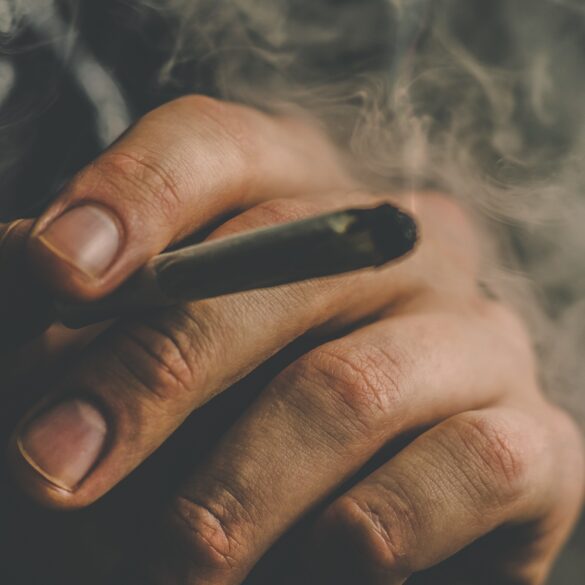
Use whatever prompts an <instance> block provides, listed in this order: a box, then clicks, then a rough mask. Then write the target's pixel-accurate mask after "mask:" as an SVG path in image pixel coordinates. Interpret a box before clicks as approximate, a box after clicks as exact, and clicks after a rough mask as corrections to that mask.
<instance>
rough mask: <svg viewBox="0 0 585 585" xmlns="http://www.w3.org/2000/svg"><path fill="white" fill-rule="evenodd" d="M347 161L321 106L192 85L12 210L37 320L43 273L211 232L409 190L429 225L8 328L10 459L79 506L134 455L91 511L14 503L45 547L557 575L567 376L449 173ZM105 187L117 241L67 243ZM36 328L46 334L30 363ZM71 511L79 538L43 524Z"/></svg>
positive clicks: (372, 579)
mask: <svg viewBox="0 0 585 585" xmlns="http://www.w3.org/2000/svg"><path fill="white" fill-rule="evenodd" d="M344 166H345V165H344V163H343V161H342V160H341V159H340V157H339V156H338V154H337V153H336V152H335V150H334V149H333V148H332V147H331V146H330V145H329V144H328V143H327V141H326V139H325V138H324V137H323V136H322V135H321V134H320V133H319V131H318V130H316V129H315V127H314V125H313V124H312V123H311V122H310V121H307V120H295V119H290V118H284V117H283V118H278V117H269V116H267V115H264V114H260V113H258V112H255V111H252V110H249V109H246V108H244V107H241V106H236V105H232V104H224V103H219V102H215V101H213V100H210V99H208V98H200V97H189V98H183V99H181V100H179V101H177V102H172V103H170V104H167V105H166V106H163V107H162V108H160V109H159V110H156V111H154V112H152V113H151V114H149V115H148V116H147V117H146V118H145V119H143V120H142V121H141V122H140V123H139V124H138V125H137V126H136V127H135V128H133V129H132V130H131V131H130V132H128V133H127V134H126V135H125V136H124V137H123V138H122V139H121V140H120V141H118V142H117V143H116V144H115V145H114V146H113V147H112V148H111V149H110V150H109V151H108V152H106V153H105V154H104V155H103V156H102V157H101V158H100V159H98V160H97V161H95V163H94V164H92V165H91V166H90V167H88V168H87V169H85V170H84V171H82V173H80V175H79V176H78V177H76V178H75V179H74V180H73V181H72V183H71V184H70V185H69V186H68V187H67V188H66V190H65V191H64V193H63V194H62V195H61V196H60V197H59V198H58V200H57V201H56V202H55V203H54V204H53V205H52V206H51V207H50V209H48V211H47V212H46V213H45V214H44V215H43V216H42V217H41V218H39V219H38V221H36V223H35V224H34V226H32V225H31V224H30V223H27V222H20V224H19V225H17V226H16V227H12V226H4V227H3V228H2V229H3V232H2V233H3V234H4V237H3V250H4V252H3V253H2V255H0V270H2V271H3V272H2V273H3V275H5V276H4V278H5V279H7V280H9V281H10V279H11V278H12V279H20V280H21V281H23V285H22V287H21V289H23V290H24V289H26V290H29V291H31V292H30V294H31V295H36V297H38V298H37V301H38V302H37V303H36V304H35V306H37V307H38V308H39V309H38V311H37V313H38V314H36V313H35V314H34V315H33V314H31V313H30V311H29V310H28V308H27V305H26V304H24V303H22V302H19V299H18V298H17V297H18V295H15V294H14V291H12V292H11V293H10V291H9V290H8V289H7V292H6V293H5V292H4V290H3V291H2V294H5V299H4V306H7V305H6V303H7V302H10V303H11V304H10V310H9V311H8V310H7V311H6V314H7V317H6V318H8V316H10V318H11V319H12V321H14V322H16V323H18V322H19V320H21V321H22V323H23V328H22V329H23V331H27V332H29V337H33V336H34V333H35V332H36V331H38V330H42V329H43V327H44V326H45V325H46V323H47V321H49V320H50V315H49V314H48V310H47V309H46V307H47V306H48V304H47V297H48V294H47V293H46V292H44V291H45V290H50V291H51V293H52V294H54V295H57V296H60V297H63V298H68V299H74V300H90V299H96V298H99V297H101V296H103V295H104V294H107V293H108V292H110V291H111V290H113V289H114V288H115V287H116V286H118V285H119V284H120V283H121V282H123V280H124V279H125V278H127V277H128V276H129V275H130V274H131V273H132V272H133V271H134V270H135V269H136V268H138V267H139V266H140V265H141V264H142V263H144V261H145V260H147V259H148V258H150V257H151V256H152V255H154V254H156V253H159V252H160V251H162V250H164V249H165V248H167V247H169V246H170V245H173V244H176V243H178V242H180V241H182V240H184V239H185V238H187V237H193V236H194V234H195V236H197V235H198V237H199V238H200V239H201V238H216V237H223V236H226V235H229V234H233V233H236V232H239V231H242V230H247V229H251V228H256V227H261V226H266V225H271V224H274V223H279V222H284V221H292V220H296V219H300V218H303V217H308V216H311V215H316V214H319V213H324V212H327V211H331V210H334V209H338V208H342V207H346V206H364V207H367V206H373V205H375V204H378V203H380V202H381V201H392V202H394V203H397V204H398V205H401V206H403V207H404V208H406V209H408V210H409V211H410V212H411V213H413V214H414V215H415V216H416V218H417V220H418V222H419V225H420V228H421V233H422V243H421V245H420V246H419V248H418V249H417V250H416V252H415V253H414V254H413V255H412V256H411V257H409V258H408V259H407V260H405V261H404V262H402V263H400V264H397V265H393V266H390V267H387V268H384V269H382V270H378V271H375V272H374V271H370V272H362V273H358V274H352V275H349V276H344V277H336V278H332V279H323V280H317V281H313V282H310V283H304V284H297V285H292V286H287V287H281V288H278V289H274V290H267V291H254V292H250V293H245V294H242V295H237V296H233V297H225V298H220V299H214V300H210V301H205V302H200V303H196V304H190V305H189V304H188V305H185V306H181V307H177V308H172V309H165V310H162V311H157V312H153V313H152V314H150V315H147V316H146V317H144V318H143V319H132V320H127V321H120V322H119V323H114V324H111V326H108V327H106V328H104V327H101V328H98V329H91V330H88V331H83V332H81V333H80V334H65V333H64V332H62V331H60V330H58V329H56V328H51V329H49V330H48V331H47V332H46V334H45V336H44V337H43V338H42V339H41V340H37V341H36V342H34V343H33V344H32V345H30V346H29V347H26V348H24V349H23V350H22V351H21V352H16V355H13V356H10V357H7V356H8V354H7V353H5V361H6V362H7V363H10V364H11V368H10V369H11V372H10V373H9V374H10V375H8V374H7V376H6V382H5V384H6V388H7V392H8V396H9V397H10V396H11V395H12V396H13V395H15V392H16V390H15V388H23V389H24V390H23V391H22V393H21V395H20V396H21V399H20V400H16V404H17V406H16V407H15V408H13V409H11V410H10V412H8V413H6V414H5V415H4V423H3V424H4V427H3V428H12V426H11V425H13V426H16V430H15V431H14V433H13V436H12V439H11V441H10V447H9V451H8V461H9V465H10V467H11V471H12V474H13V475H14V477H16V478H17V480H18V482H19V484H20V486H21V487H22V488H23V489H24V490H25V491H26V492H27V494H28V495H29V496H31V497H32V498H34V499H35V500H37V501H38V502H39V503H41V504H42V505H43V506H48V507H50V508H57V509H63V510H65V509H67V510H78V509H81V508H84V507H86V506H89V505H91V504H94V503H95V502H97V501H98V500H100V498H102V497H103V496H104V495H105V494H108V493H109V492H110V491H111V490H112V489H113V488H115V487H116V486H117V485H118V484H119V482H121V481H122V480H123V479H124V478H126V477H127V476H128V475H129V474H133V476H132V477H131V478H130V480H129V481H126V482H125V483H124V484H123V485H122V486H120V487H118V488H116V490H114V493H112V494H110V495H109V496H108V497H106V499H105V500H103V501H102V502H99V503H98V504H97V505H96V507H94V508H93V509H90V511H88V512H78V513H77V514H73V515H71V516H70V517H69V518H72V520H68V521H67V522H69V523H70V524H69V526H64V525H63V524H62V522H63V517H62V516H61V515H57V516H50V517H49V520H48V519H47V517H46V516H43V514H40V513H39V516H38V517H37V516H36V513H35V512H30V511H26V512H23V514H24V519H23V518H21V517H20V516H18V515H17V514H15V513H14V511H12V512H10V511H9V512H5V514H7V518H8V522H7V525H8V526H11V519H12V520H13V521H14V520H15V518H18V520H19V521H20V522H22V523H24V525H25V526H27V527H30V530H31V532H32V531H35V534H36V535H37V537H36V538H35V539H33V544H32V545H29V546H30V548H31V549H32V551H33V552H32V553H30V551H29V553H27V554H28V556H29V558H30V554H33V556H34V554H39V553H35V546H36V547H37V548H40V549H42V548H43V547H44V550H45V552H44V554H45V555H46V554H47V553H46V551H47V550H52V551H53V552H52V553H51V555H50V558H51V562H52V566H53V570H54V572H55V573H58V572H59V571H60V570H61V571H62V573H61V576H60V577H58V579H61V580H60V581H58V582H60V583H68V582H75V579H79V578H84V579H86V580H87V579H88V578H90V577H87V573H91V574H92V577H91V579H94V580H95V582H96V583H99V582H105V581H102V579H106V578H107V580H108V582H110V580H111V578H112V576H115V575H118V576H119V578H120V579H121V581H120V582H121V583H125V585H127V584H129V583H132V579H133V578H134V577H135V578H136V580H137V582H141V583H144V582H148V583H156V584H157V585H159V584H160V585H175V584H176V585H179V584H180V585H238V584H240V583H243V582H245V581H246V582H249V583H263V582H275V579H277V581H276V582H279V583H285V584H288V583H290V584H291V585H293V584H295V585H296V584H299V585H300V584H301V583H303V584H304V583H313V582H314V583H319V584H323V583H335V584H340V583H341V584H343V583H348V584H354V583H364V584H370V583H371V584H373V585H377V584H384V585H388V584H394V583H396V584H398V583H403V582H405V581H406V579H408V578H409V577H410V576H411V575H413V574H415V577H413V579H420V580H422V581H421V582H423V583H424V582H425V579H429V582H435V583H436V582H443V581H441V580H439V581H437V579H442V580H444V582H446V583H456V582H458V581H459V580H461V582H465V580H471V581H472V582H474V583H475V582H477V583H499V584H506V583H510V584H525V585H538V584H541V583H544V581H545V579H546V576H547V574H548V572H549V570H550V567H551V565H552V563H553V562H554V559H555V557H556V555H557V553H558V551H559V549H560V548H561V547H562V545H563V543H564V541H565V540H566V538H567V536H568V534H569V533H570V530H571V528H572V526H573V524H574V522H575V521H576V518H577V516H578V513H579V510H580V507H581V504H582V499H583V491H584V460H583V450H582V446H581V437H580V434H579V432H578V430H577V429H576V427H575V425H574V424H573V422H572V421H571V419H570V417H569V416H567V415H566V414H565V413H563V412H561V411H560V410H558V409H557V408H556V407H554V406H553V405H551V404H549V403H548V402H547V401H546V400H545V398H544V396H543V394H542V392H541V390H540V388H539V385H538V375H537V364H536V363H535V360H534V356H533V353H532V349H531V344H530V340H529V338H528V336H527V334H526V333H525V331H524V329H523V327H522V324H521V323H520V322H519V320H518V319H517V318H516V316H515V315H514V314H513V312H512V311H510V310H509V309H508V308H506V307H505V306H504V305H503V304H501V303H499V302H496V301H494V300H492V299H488V298H486V297H485V296H484V294H483V292H482V291H481V289H480V287H479V286H478V284H477V283H478V279H479V276H480V265H481V260H482V243H481V238H480V237H479V235H478V230H477V229H476V228H475V227H474V225H473V224H472V222H471V220H470V219H469V218H468V217H467V215H466V214H465V212H464V211H463V210H461V209H460V208H459V207H458V206H457V205H456V204H454V203H453V202H452V201H450V200H449V199H448V198H447V197H445V196H442V195H440V194H434V193H415V194H408V195H400V194H385V193H375V194H374V193H368V192H366V191H364V190H363V189H362V188H360V187H359V186H358V185H356V184H355V183H354V181H353V180H352V179H351V178H350V177H349V176H347V175H346V173H345V172H344V170H343V169H344ZM84 205H90V206H91V207H92V212H91V217H89V216H86V217H87V218H88V219H87V221H86V222H85V223H84V224H83V225H84V226H85V227H84V229H83V230H81V231H80V232H79V233H80V234H81V235H79V237H80V238H83V237H85V236H87V232H88V230H90V229H92V228H91V226H94V225H97V224H99V223H100V222H102V221H104V222H106V223H107V222H110V221H111V222H110V223H107V229H106V231H107V234H109V235H107V236H103V234H101V235H100V237H109V238H110V239H109V240H107V241H104V240H100V242H101V243H102V245H100V246H99V247H98V248H99V249H98V252H97V253H98V256H95V254H94V252H92V248H91V246H90V245H89V244H88V245H86V243H77V244H76V246H69V248H68V249H67V250H63V249H62V247H61V248H60V247H59V246H62V244H63V242H65V243H66V244H67V242H71V241H73V239H74V238H76V237H77V235H76V232H75V229H76V228H75V226H76V225H78V224H77V223H76V222H71V221H70V219H71V216H68V219H67V220H66V222H65V224H61V226H63V225H65V228H66V233H67V234H68V237H67V238H65V239H63V237H62V233H61V232H59V233H57V231H56V230H57V229H58V225H59V218H63V217H67V215H66V214H67V213H68V212H69V213H75V214H78V213H79V210H80V209H82V208H83V206H84ZM71 210H74V211H73V212H72V211H71ZM96 210H97V211H96ZM104 218H105V219H104ZM104 225H105V224H104ZM72 226H73V227H72ZM88 226H89V227H88ZM112 238H114V239H113V240H112ZM104 242H105V243H104ZM90 244H91V243H90ZM88 246H89V247H88ZM104 249H106V250H110V252H113V257H112V258H105V256H99V254H100V253H101V252H100V250H104ZM78 252H79V253H78ZM92 254H93V255H92ZM88 258H89V260H88ZM18 259H22V262H20V261H17V260H18ZM80 259H81V260H80ZM86 260H88V261H87V262H86ZM76 262H83V263H84V266H83V267H76ZM23 279H24V280H23ZM39 280H40V281H41V282H42V283H43V286H42V287H41V286H38V285H33V283H37V282H38V281H39ZM15 282H16V280H15ZM12 288H14V287H12ZM10 295H12V296H10ZM43 307H45V308H44V309H43ZM104 329H105V330H104ZM23 354H24V355H26V356H27V360H28V363H30V361H31V360H33V359H34V360H38V361H36V363H37V364H38V366H37V367H36V368H35V370H34V372H32V375H31V372H30V366H29V368H28V370H29V371H27V368H26V367H25V369H24V371H23V369H22V368H19V362H18V357H19V355H20V356H22V355H23ZM72 355H74V356H75V359H71V356H72ZM7 371H8V370H7ZM41 382H42V384H41ZM228 389H229V390H230V391H229V392H227V390H228ZM29 405H34V406H32V408H30V409H28V406H29ZM25 409H28V412H27V413H26V414H24V411H25ZM55 409H56V410H55ZM51 412H56V413H57V415H58V416H55V417H52V418H51V416H49V415H50V413H51ZM191 413H195V414H194V415H193V417H191V418H190V419H189V420H186V419H187V418H188V417H189V415H190V414H191ZM19 418H20V420H21V422H20V423H19V424H16V420H17V419H19ZM73 420H75V421H76V422H75V424H76V426H75V429H74V431H75V432H73V431H68V430H67V429H66V428H65V426H66V424H68V423H67V421H73ZM35 421H36V423H35ZM51 421H53V422H51ZM64 421H65V422H64ZM35 424H36V425H37V426H36V427H35V426H33V425H35ZM39 424H40V425H41V427H38V425H39ZM179 427H181V430H180V432H179V433H177V434H175V435H174V436H173V437H172V439H171V440H170V441H168V443H167V444H166V445H165V447H164V448H163V449H162V451H160V452H159V453H158V454H157V455H156V456H154V457H151V455H152V454H153V453H154V452H155V451H156V450H157V449H159V447H161V445H163V444H165V442H167V440H168V439H169V437H170V436H171V435H173V433H175V431H176V430H177V429H178V428H179ZM39 437H41V439H42V440H41V442H40V444H38V443H39V441H38V438H39ZM96 437H97V438H98V439H99V440H101V439H103V445H101V447H100V448H96V444H95V440H97V439H96ZM35 440H36V442H37V444H33V443H34V441H35ZM86 441H87V443H86ZM90 441H91V442H92V443H91V445H90V443H89V442H90ZM71 445H75V446H77V447H78V448H77V449H75V448H72V447H71ZM59 457H61V458H63V457H67V459H66V460H62V459H61V460H58V459H59ZM41 459H42V460H43V462H44V465H45V467H46V466H47V465H50V467H51V469H52V470H56V472H55V473H53V472H48V471H47V469H48V468H45V467H44V466H43V465H41V464H39V461H40V460H41ZM145 460H147V461H148V463H147V464H146V466H144V467H143V468H141V469H139V470H138V471H135V470H137V469H138V468H139V467H140V466H141V464H142V463H143V462H144V461H145ZM56 474H57V475H59V477H57V475H56ZM79 474H80V477H79V478H77V475H79ZM15 493H17V492H15V491H14V490H13V489H11V488H5V494H4V495H5V501H11V498H12V500H13V501H16V502H18V501H19V500H18V498H19V496H18V495H14V494H15ZM14 506H15V507H14V510H20V511H22V510H25V509H26V505H25V504H20V508H19V507H18V504H15V505H14ZM92 510H99V511H100V512H99V513H98V514H94V515H92ZM80 514H82V515H81V516H80ZM83 514H85V515H83ZM80 518H81V520H80ZM78 521H79V522H81V524H82V525H83V526H84V530H87V529H88V527H91V529H90V530H89V534H90V536H88V537H87V538H88V541H89V542H90V543H91V544H90V546H89V547H88V546H87V543H85V545H86V546H85V548H84V542H83V539H82V538H75V537H74V535H77V534H78V533H77V532H76V528H74V527H77V526H78V525H77V524H76V522H78ZM51 522H53V523H54V522H56V523H57V525H58V526H60V527H61V528H60V530H61V532H59V531H58V533H59V534H61V535H62V536H61V543H62V544H63V543H69V541H68V537H67V535H68V534H70V535H71V538H72V542H73V544H71V547H70V548H68V547H66V546H63V547H61V548H66V550H67V551H68V553H70V552H71V550H77V551H81V552H78V554H77V558H78V560H77V561H74V560H72V558H71V557H72V555H70V554H67V555H63V553H62V552H61V553H59V552H58V551H54V549H53V548H52V547H51V544H50V543H48V542H43V538H42V535H43V534H45V533H44V528H43V526H46V525H47V523H49V524H50V523H51ZM53 527H54V524H53ZM81 533H83V530H82V531H81ZM39 535H40V536H39ZM112 539H114V540H113V541H112ZM117 539H119V540H120V542H119V543H118V544H119V546H118V547H116V546H114V545H113V543H114V542H118V540H117ZM106 542H110V546H111V547H112V549H116V548H117V549H118V554H119V555H120V556H119V557H117V558H116V555H115V553H114V552H113V550H110V548H108V547H107V546H106V545H105V544H104V543H106ZM98 543H99V544H98ZM102 546H103V547H104V548H100V547H102ZM88 548H93V552H92V554H93V557H94V558H93V559H92V558H90V557H91V556H92V555H88V554H87V549H88ZM145 551H147V552H148V554H146V553H145ZM59 554H61V556H62V558H61V562H59V558H58V557H59ZM135 557H136V558H135ZM106 559H107V560H106ZM77 565H79V570H80V573H76V569H75V567H76V566H77ZM54 567H65V568H63V569H59V568H58V569H54ZM89 567H92V570H91V571H90V570H89ZM93 567H98V568H97V569H95V568H93ZM428 570H432V571H434V572H432V573H428V572H427V571H428ZM84 572H85V574H84ZM46 575H47V574H45V577H46ZM72 575H73V576H72ZM120 575H121V576H120ZM48 582H51V581H50V580H48ZM413 582H414V581H413Z"/></svg>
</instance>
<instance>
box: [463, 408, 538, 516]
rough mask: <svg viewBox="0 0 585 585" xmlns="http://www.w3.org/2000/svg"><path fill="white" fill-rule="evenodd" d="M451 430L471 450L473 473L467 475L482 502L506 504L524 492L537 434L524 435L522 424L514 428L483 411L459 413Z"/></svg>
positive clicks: (507, 422)
mask: <svg viewBox="0 0 585 585" xmlns="http://www.w3.org/2000/svg"><path fill="white" fill-rule="evenodd" d="M453 430H454V432H455V433H457V435H458V438H459V442H460V443H462V444H463V445H464V446H465V448H466V449H467V450H468V451H469V452H471V455H472V460H473V461H474V462H475V473H474V474H472V475H471V476H467V478H468V479H470V480H471V481H472V483H473V488H474V489H475V490H476V492H477V493H478V495H479V497H480V499H481V500H482V501H483V502H485V501H488V502H494V501H495V502H496V503H497V504H498V505H499V504H505V503H508V502H510V501H515V500H517V499H518V498H519V497H520V496H521V495H522V494H523V493H524V490H525V487H526V481H527V479H528V473H529V469H530V466H531V460H532V458H531V450H533V449H534V441H533V439H534V438H535V436H538V434H536V435H535V433H530V435H527V434H526V433H524V432H523V430H522V429H521V425H519V426H516V427H515V428H513V425H512V424H511V423H510V422H509V421H505V422H504V421H503V420H501V419H499V418H498V417H496V416H489V415H487V414H485V413H467V414H464V415H461V416H460V417H459V419H458V421H457V423H456V424H455V425H454V427H453Z"/></svg>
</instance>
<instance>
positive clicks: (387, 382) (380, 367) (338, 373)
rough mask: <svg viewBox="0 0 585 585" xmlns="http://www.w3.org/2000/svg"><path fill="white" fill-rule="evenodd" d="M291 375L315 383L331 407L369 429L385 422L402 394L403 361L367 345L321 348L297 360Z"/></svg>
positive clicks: (392, 354)
mask: <svg viewBox="0 0 585 585" xmlns="http://www.w3.org/2000/svg"><path fill="white" fill-rule="evenodd" d="M294 373H295V375H296V376H299V375H300V376H301V377H302V378H304V379H308V380H311V382H315V383H318V384H319V385H320V386H322V387H323V389H324V390H325V391H326V394H325V395H326V396H328V397H330V398H332V399H333V401H334V403H335V405H339V406H341V407H342V408H343V409H345V410H346V411H348V412H349V414H350V416H351V417H352V418H353V419H354V420H356V421H358V422H361V423H362V424H364V425H365V426H366V427H367V428H371V430H376V429H377V428H378V426H379V425H385V424H386V423H387V422H388V421H387V418H388V415H389V414H390V413H392V412H394V411H395V410H397V409H396V407H397V405H399V404H400V402H401V400H402V394H403V392H404V384H403V379H404V367H403V359H401V358H400V357H399V356H398V354H396V353H393V352H389V351H385V350H383V349H382V348H381V347H379V346H375V345H370V344H363V343H362V344H353V343H352V344H344V343H333V344H328V345H326V346H322V347H320V348H319V349H317V350H314V351H312V352H311V353H309V354H307V355H306V356H304V357H303V358H301V359H300V360H299V361H298V362H297V364H296V371H295V372H294ZM372 427H373V428H372Z"/></svg>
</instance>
